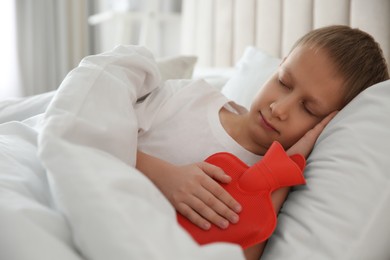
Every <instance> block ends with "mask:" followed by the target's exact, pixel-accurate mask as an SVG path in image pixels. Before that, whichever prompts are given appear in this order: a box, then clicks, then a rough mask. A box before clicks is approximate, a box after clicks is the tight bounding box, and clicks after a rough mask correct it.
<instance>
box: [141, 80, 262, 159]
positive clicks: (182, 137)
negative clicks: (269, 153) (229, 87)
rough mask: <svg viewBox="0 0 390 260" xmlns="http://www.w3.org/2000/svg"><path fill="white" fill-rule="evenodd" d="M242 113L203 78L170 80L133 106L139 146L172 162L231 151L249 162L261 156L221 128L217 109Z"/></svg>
mask: <svg viewBox="0 0 390 260" xmlns="http://www.w3.org/2000/svg"><path fill="white" fill-rule="evenodd" d="M224 106H225V107H226V108H227V109H229V110H230V111H232V112H235V113H243V112H245V111H246V109H245V108H243V107H240V106H238V105H237V104H235V103H232V102H230V101H229V100H228V99H227V98H226V97H225V96H224V95H223V94H222V93H221V92H220V91H219V90H217V89H215V88H213V87H212V86H210V85H209V84H207V83H206V82H205V81H203V80H199V81H189V80H171V81H167V82H166V83H165V84H164V85H163V86H162V87H161V88H159V89H158V90H155V91H154V92H152V93H151V94H150V95H149V96H148V97H147V98H146V99H145V100H144V101H143V102H142V103H139V104H137V105H136V112H137V118H138V123H139V125H138V127H139V135H138V149H139V150H141V151H143V152H145V153H148V154H150V155H153V156H156V157H158V158H160V159H163V160H166V161H168V162H171V163H173V164H178V165H182V164H189V163H194V162H199V161H203V160H205V159H206V158H207V157H208V156H210V155H212V154H214V153H217V152H230V153H232V154H234V155H236V156H237V157H239V158H240V159H241V160H242V161H244V162H245V163H246V164H248V165H252V164H254V163H255V162H257V161H258V160H260V159H261V156H258V155H256V154H254V153H252V152H250V151H248V150H246V149H245V148H243V147H242V146H241V145H240V144H238V143H237V142H236V141H235V140H234V139H233V138H232V137H231V136H229V134H228V133H227V132H226V131H225V129H224V128H223V126H222V124H221V122H220V119H219V111H220V110H221V108H222V107H224Z"/></svg>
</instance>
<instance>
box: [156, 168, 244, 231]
mask: <svg viewBox="0 0 390 260" xmlns="http://www.w3.org/2000/svg"><path fill="white" fill-rule="evenodd" d="M174 171H175V172H171V173H170V174H172V175H171V176H172V178H168V179H166V180H165V184H164V185H160V189H161V190H162V192H163V193H164V195H165V196H166V197H167V198H168V200H169V201H170V202H171V203H172V205H173V206H174V207H175V209H176V210H177V211H178V212H180V213H181V214H182V215H183V216H185V217H186V218H188V219H189V220H190V221H191V222H192V223H194V224H195V225H197V226H199V227H200V228H202V229H205V230H207V229H209V228H210V227H211V224H210V222H211V223H213V224H215V225H216V226H218V227H220V228H223V229H225V228H227V227H228V226H229V222H231V223H237V221H238V219H239V217H238V214H237V213H239V212H240V211H241V206H240V204H239V203H238V202H237V201H235V200H234V198H233V197H232V196H231V195H230V194H229V193H228V192H227V191H226V190H224V189H223V188H222V187H221V185H220V184H218V183H217V182H216V181H219V182H221V183H228V182H230V181H231V178H230V176H228V175H226V174H225V173H224V172H223V170H222V169H220V168H219V167H217V166H215V165H212V164H209V163H207V162H200V163H196V164H190V165H186V166H179V167H177V169H176V170H174Z"/></svg>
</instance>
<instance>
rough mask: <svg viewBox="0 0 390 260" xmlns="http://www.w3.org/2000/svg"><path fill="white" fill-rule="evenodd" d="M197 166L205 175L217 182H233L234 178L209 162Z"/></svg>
mask: <svg viewBox="0 0 390 260" xmlns="http://www.w3.org/2000/svg"><path fill="white" fill-rule="evenodd" d="M197 165H198V167H199V168H200V169H201V170H202V171H203V172H204V173H206V174H207V175H208V176H209V177H211V178H213V179H214V180H216V181H219V182H222V183H229V182H230V181H231V180H232V178H231V177H230V176H229V175H227V174H226V173H225V172H224V171H223V170H222V169H221V168H220V167H218V166H215V165H213V164H211V163H208V162H200V163H198V164H197Z"/></svg>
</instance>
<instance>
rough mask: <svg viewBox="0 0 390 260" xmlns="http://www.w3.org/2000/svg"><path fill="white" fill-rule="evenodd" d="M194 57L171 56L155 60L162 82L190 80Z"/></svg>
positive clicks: (194, 61) (195, 58)
mask: <svg viewBox="0 0 390 260" xmlns="http://www.w3.org/2000/svg"><path fill="white" fill-rule="evenodd" d="M196 61H197V57H196V56H184V55H178V56H172V57H165V58H160V59H157V60H156V62H157V66H158V68H159V70H160V73H161V78H162V80H163V81H166V80H168V79H190V78H192V73H193V71H194V67H195V63H196Z"/></svg>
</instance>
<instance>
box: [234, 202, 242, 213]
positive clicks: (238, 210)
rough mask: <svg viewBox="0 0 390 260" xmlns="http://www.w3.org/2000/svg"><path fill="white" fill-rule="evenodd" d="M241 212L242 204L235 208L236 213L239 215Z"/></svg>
mask: <svg viewBox="0 0 390 260" xmlns="http://www.w3.org/2000/svg"><path fill="white" fill-rule="evenodd" d="M241 210H242V207H241V205H240V204H237V205H236V206H234V211H235V212H237V213H239V212H241Z"/></svg>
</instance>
